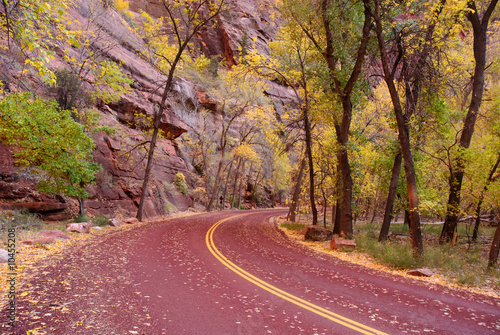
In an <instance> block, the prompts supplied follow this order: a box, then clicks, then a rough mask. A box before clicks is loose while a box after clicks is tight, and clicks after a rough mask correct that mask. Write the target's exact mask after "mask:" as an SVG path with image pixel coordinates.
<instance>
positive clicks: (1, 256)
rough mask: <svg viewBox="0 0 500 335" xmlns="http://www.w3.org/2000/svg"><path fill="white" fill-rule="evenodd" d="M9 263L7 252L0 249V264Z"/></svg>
mask: <svg viewBox="0 0 500 335" xmlns="http://www.w3.org/2000/svg"><path fill="white" fill-rule="evenodd" d="M8 261H9V252H8V251H7V250H3V249H0V263H7V262H8Z"/></svg>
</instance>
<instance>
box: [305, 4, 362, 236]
mask: <svg viewBox="0 0 500 335" xmlns="http://www.w3.org/2000/svg"><path fill="white" fill-rule="evenodd" d="M363 3H364V7H365V10H364V23H363V30H362V36H361V39H360V42H359V47H358V50H357V52H356V55H354V57H355V59H356V60H355V64H354V66H353V69H352V72H351V74H350V77H349V79H348V80H347V82H346V83H345V85H344V86H343V87H342V84H341V80H339V78H338V77H337V73H338V70H337V61H336V57H335V55H334V51H335V50H334V41H333V35H332V33H331V31H332V30H331V29H332V27H331V25H330V15H329V12H328V9H329V7H330V0H323V1H322V2H321V18H322V21H323V28H324V31H325V37H326V49H325V50H319V51H320V52H321V54H322V55H323V57H324V58H325V61H326V63H327V65H328V70H329V74H330V77H331V79H332V85H331V90H332V92H333V93H334V94H336V95H337V96H338V97H339V99H340V102H341V103H342V122H341V123H340V125H339V124H336V126H335V129H336V132H337V142H338V145H339V148H340V157H339V158H340V159H339V164H340V168H341V172H342V188H343V190H342V198H343V200H342V215H341V219H340V221H339V222H340V224H339V228H340V233H341V234H343V235H346V236H351V235H352V232H353V230H352V176H351V168H350V166H349V159H348V156H347V155H348V153H347V145H348V141H349V129H350V126H351V118H352V102H351V94H352V91H353V89H354V86H355V84H356V82H357V81H358V78H359V75H360V74H361V70H362V66H363V62H364V58H365V54H366V48H367V46H368V41H369V35H370V31H371V26H372V24H371V18H370V12H369V10H368V0H363ZM308 36H310V35H308ZM310 38H311V37H310ZM314 42H315V41H314Z"/></svg>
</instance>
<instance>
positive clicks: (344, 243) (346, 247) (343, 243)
mask: <svg viewBox="0 0 500 335" xmlns="http://www.w3.org/2000/svg"><path fill="white" fill-rule="evenodd" d="M330 249H332V250H339V251H353V250H354V249H356V241H354V240H346V239H343V238H334V239H332V241H331V242H330Z"/></svg>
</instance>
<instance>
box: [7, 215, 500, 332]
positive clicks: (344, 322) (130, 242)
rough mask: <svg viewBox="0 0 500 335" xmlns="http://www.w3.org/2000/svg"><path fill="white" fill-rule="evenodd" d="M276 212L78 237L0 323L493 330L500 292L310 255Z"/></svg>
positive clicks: (70, 328)
mask: <svg viewBox="0 0 500 335" xmlns="http://www.w3.org/2000/svg"><path fill="white" fill-rule="evenodd" d="M279 214H283V212H282V211H279V210H263V211H249V212H240V211H238V212H236V211H235V212H220V213H209V214H201V215H195V216H189V217H185V218H178V219H172V220H169V221H164V222H156V223H149V224H144V225H140V226H138V227H137V228H135V229H132V230H117V231H116V232H113V233H111V234H107V235H103V236H98V237H96V238H95V239H93V240H92V241H91V242H87V243H86V244H80V245H76V246H74V247H72V248H69V249H67V250H65V251H64V252H63V253H62V254H61V255H60V257H59V258H58V259H55V260H53V261H52V262H51V263H50V264H41V266H40V267H39V268H38V269H37V273H36V278H35V279H32V280H31V282H29V285H27V286H25V287H24V288H23V290H24V291H25V293H24V294H21V296H19V297H18V300H17V310H16V312H17V316H18V317H19V321H18V322H17V325H16V327H15V328H9V327H8V326H7V319H6V318H5V317H4V316H5V315H6V311H5V310H4V311H2V320H0V322H1V323H0V325H1V328H0V332H1V333H2V334H3V333H5V334H9V333H14V334H26V332H27V331H29V330H33V329H37V330H38V332H39V333H42V334H43V333H46V334H51V335H52V334H54V335H58V334H62V335H66V334H92V335H94V334H106V335H111V334H148V335H149V334H152V335H156V334H158V335H159V334H169V335H170V334H402V333H416V334H423V333H426V334H500V299H498V298H491V297H485V296H482V295H476V294H472V293H469V292H464V291H459V290H455V289H449V288H445V287H442V286H438V285H431V284H427V283H423V282H420V281H416V280H411V279H407V278H400V277H397V276H393V275H390V274H387V273H383V272H379V271H376V270H372V269H366V268H363V267H361V266H357V265H353V264H350V263H346V262H343V261H341V260H338V259H336V258H334V257H330V256H329V255H319V254H317V253H315V252H313V251H310V250H309V249H307V248H305V247H303V246H301V245H298V244H296V243H294V242H292V241H290V240H289V239H288V238H287V237H286V236H285V235H284V234H283V233H282V232H280V231H279V229H277V227H275V225H274V224H273V223H272V220H270V218H271V217H273V216H276V215H279ZM18 293H20V292H18Z"/></svg>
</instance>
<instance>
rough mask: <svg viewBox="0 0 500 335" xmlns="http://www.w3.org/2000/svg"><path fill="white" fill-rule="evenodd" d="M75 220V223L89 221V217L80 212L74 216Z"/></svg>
mask: <svg viewBox="0 0 500 335" xmlns="http://www.w3.org/2000/svg"><path fill="white" fill-rule="evenodd" d="M75 222H76V223H80V222H89V218H88V217H86V216H85V215H82V214H78V215H77V216H76V218H75Z"/></svg>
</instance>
